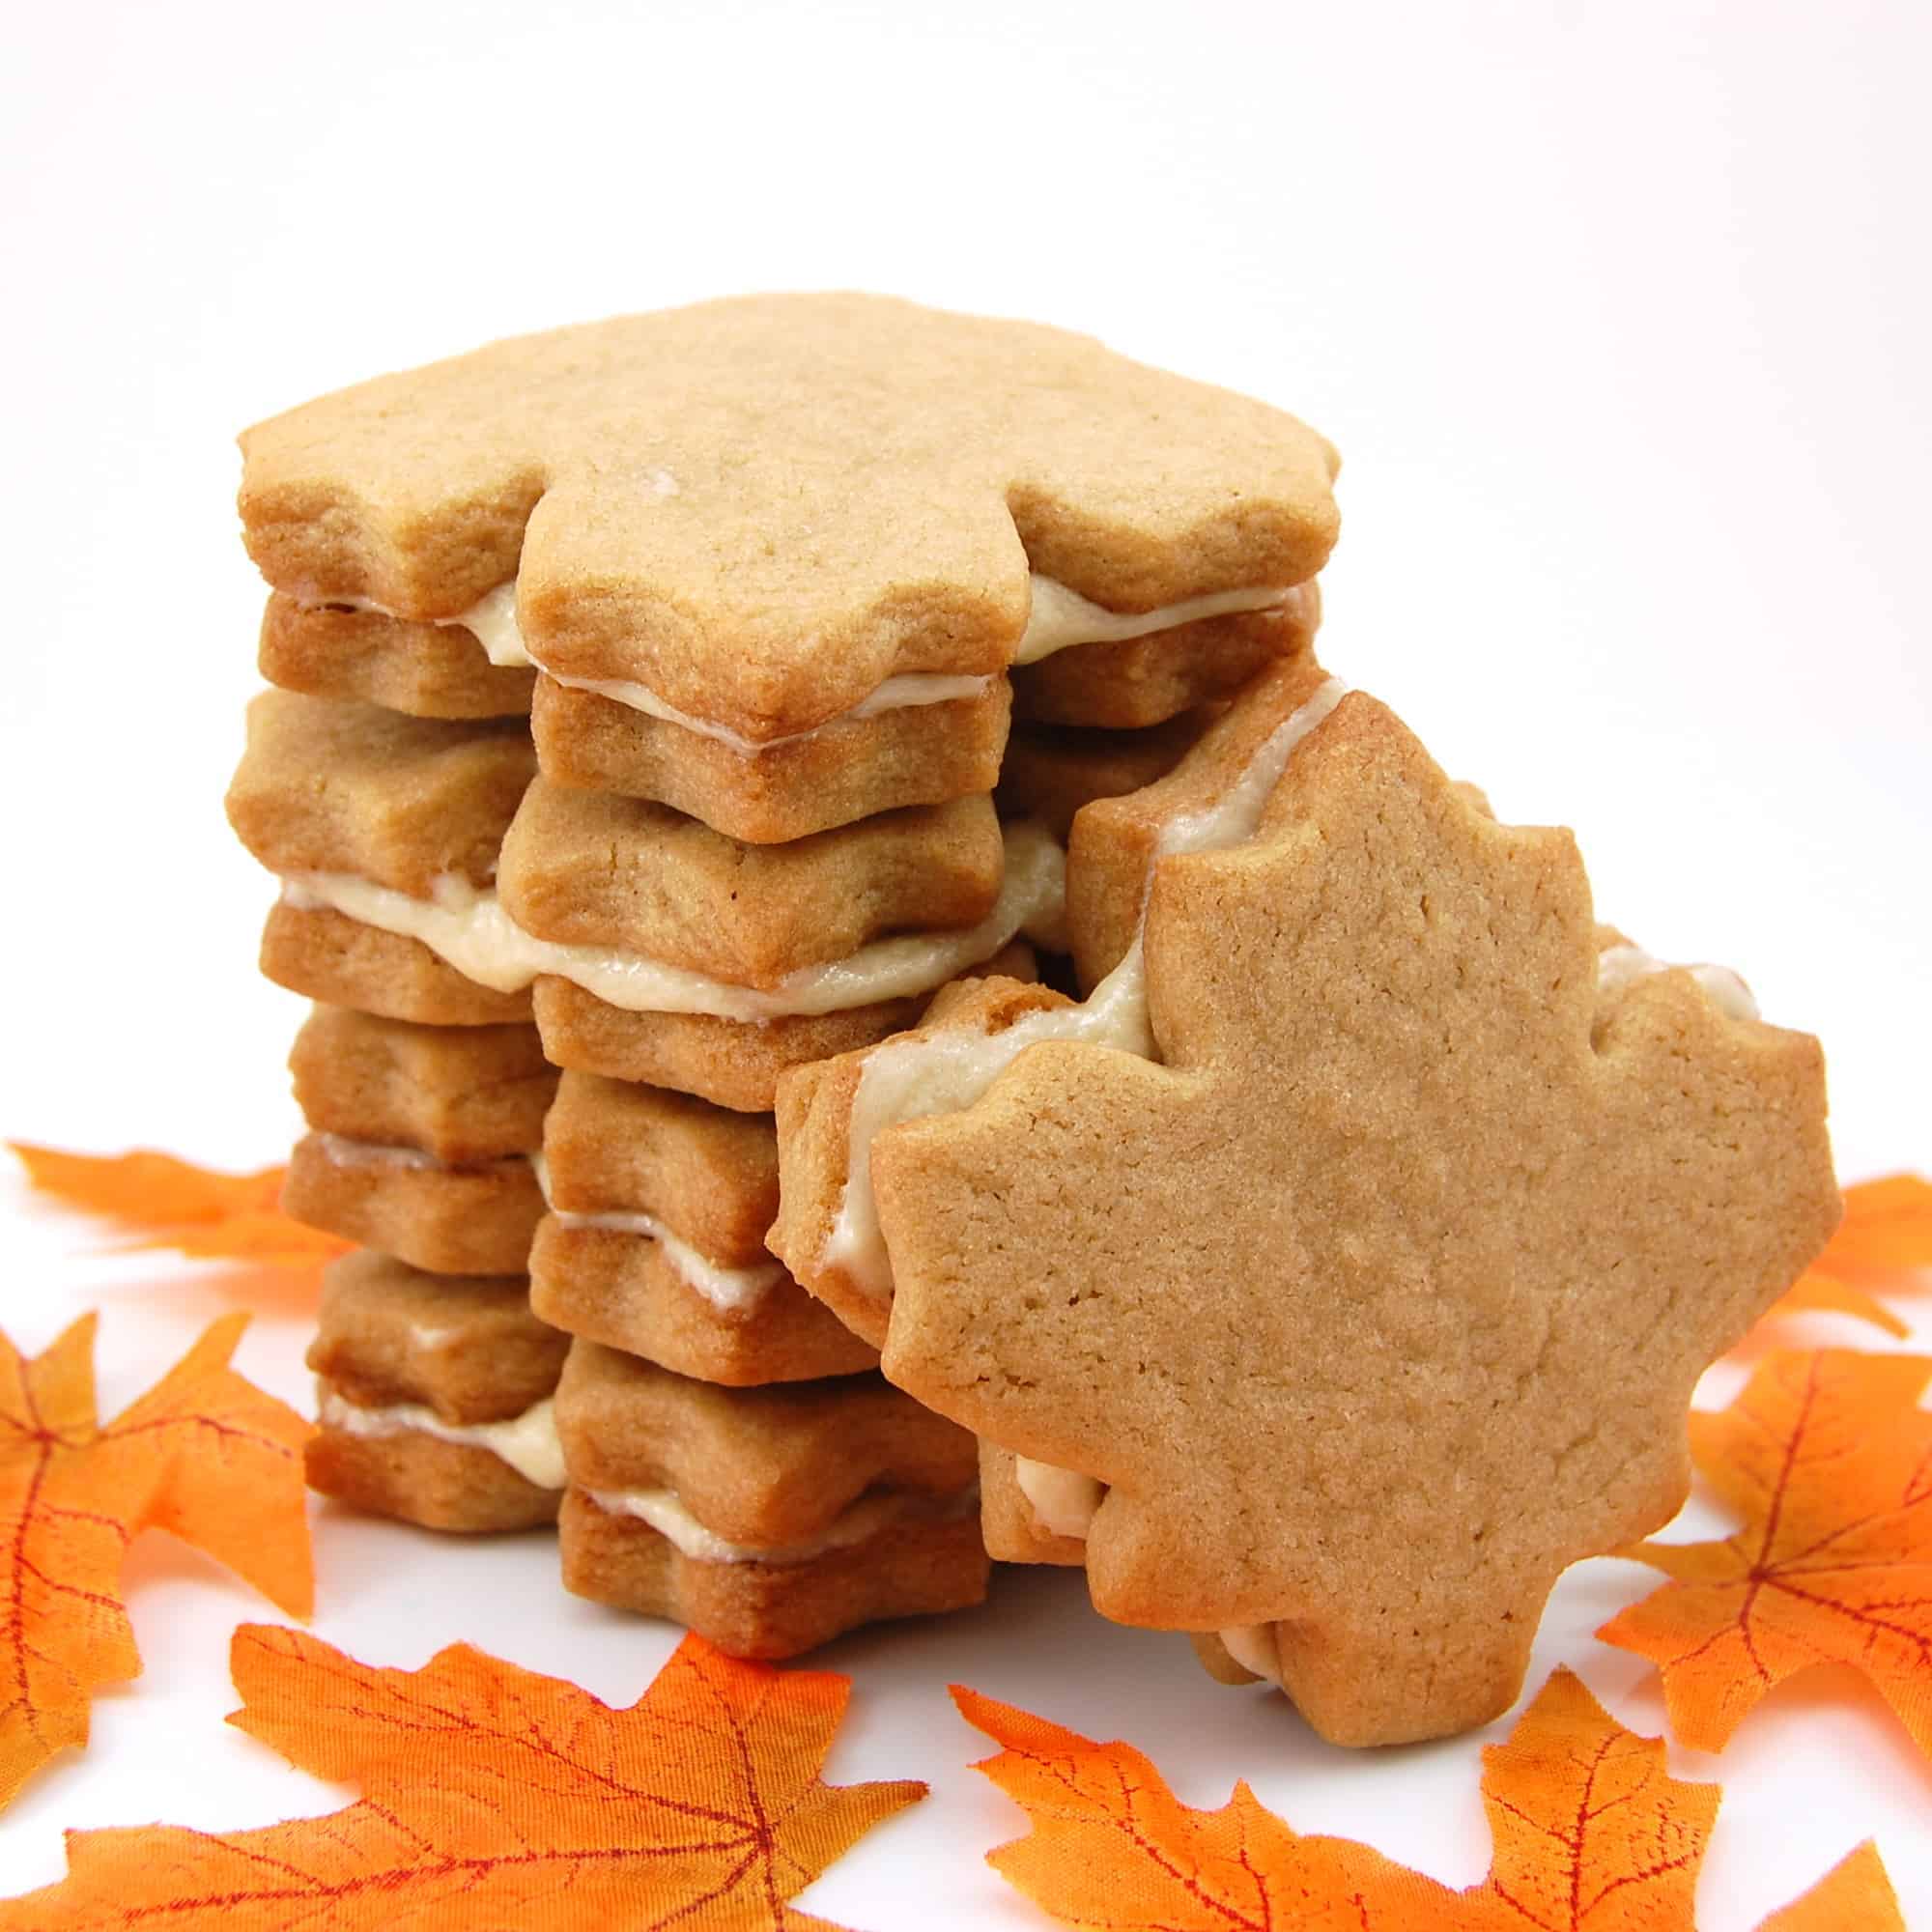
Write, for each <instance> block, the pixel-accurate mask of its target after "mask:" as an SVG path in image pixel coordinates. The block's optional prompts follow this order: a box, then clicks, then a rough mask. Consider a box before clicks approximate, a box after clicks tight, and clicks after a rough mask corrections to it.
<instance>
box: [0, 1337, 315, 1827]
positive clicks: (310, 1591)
mask: <svg viewBox="0 0 1932 1932" xmlns="http://www.w3.org/2000/svg"><path fill="white" fill-rule="evenodd" d="M247 1321H248V1318H247V1317H246V1316H245V1315H231V1316H227V1317H224V1318H223V1319H222V1320H221V1321H216V1322H215V1323H214V1324H213V1326H212V1327H211V1328H210V1329H209V1330H208V1332H207V1333H206V1334H204V1335H203V1336H202V1338H201V1340H200V1341H198V1342H197V1343H196V1344H195V1345H194V1347H193V1348H192V1349H190V1350H188V1352H187V1353H186V1354H185V1356H184V1357H183V1358H182V1359H181V1361H179V1362H178V1363H177V1364H176V1365H175V1366H174V1367H173V1368H172V1369H170V1370H169V1371H168V1373H167V1374H166V1375H165V1376H164V1377H163V1378H161V1380H160V1381H159V1382H157V1383H156V1385H155V1387H154V1388H152V1389H150V1390H149V1391H148V1393H147V1394H146V1395H144V1396H142V1397H141V1398H140V1400H139V1401H137V1402H136V1403H134V1404H133V1406H131V1407H129V1408H128V1410H127V1412H126V1413H125V1414H123V1415H122V1416H120V1417H119V1418H118V1419H117V1420H116V1421H114V1422H111V1423H109V1424H108V1425H107V1426H106V1427H105V1428H102V1427H101V1426H100V1424H99V1420H98V1419H97V1416H96V1411H95V1404H94V1327H95V1322H94V1317H93V1316H91V1315H90V1316H84V1317H83V1318H82V1319H81V1320H80V1321H76V1322H75V1323H74V1324H73V1326H72V1327H71V1328H70V1329H68V1331H67V1332H66V1333H65V1334H64V1335H62V1336H61V1338H60V1339H59V1340H58V1341H57V1342H56V1343H55V1344H54V1345H53V1347H52V1348H51V1349H49V1350H47V1351H46V1353H45V1354H44V1355H41V1356H37V1357H35V1358H34V1359H33V1360H28V1359H26V1358H24V1357H23V1356H21V1355H20V1354H19V1353H18V1351H17V1350H15V1349H14V1346H13V1344H12V1343H11V1342H9V1341H8V1340H7V1338H6V1337H5V1336H4V1335H0V1804H6V1803H7V1802H8V1801H9V1800H10V1799H12V1797H13V1796H14V1792H15V1791H17V1790H18V1789H19V1788H20V1785H21V1783H22V1782H23V1781H24V1780H25V1779H26V1778H27V1777H28V1776H30V1775H31V1774H32V1773H33V1772H34V1771H36V1770H37V1769H38V1768H39V1767H40V1766H41V1765H42V1764H43V1763H44V1762H45V1761H46V1760H47V1759H48V1758H49V1757H51V1756H52V1755H53V1754H54V1752H56V1751H58V1750H61V1749H63V1748H65V1747H67V1746H69V1745H82V1744H85V1743H86V1742H87V1700H88V1697H89V1695H90V1693H91V1692H93V1691H94V1690H97V1689H98V1688H99V1686H101V1685H103V1684H115V1683H119V1682H121V1681H123V1680H124V1679H126V1678H129V1677H133V1676H136V1675H137V1674H138V1673H139V1671H140V1668H141V1659H140V1654H139V1652H138V1651H137V1650H136V1649H135V1647H134V1638H133V1633H132V1631H131V1630H130V1628H129V1626H128V1612H127V1609H126V1607H125V1606H124V1605H123V1604H122V1602H121V1597H120V1577H121V1559H122V1556H123V1554H124V1553H125V1552H126V1550H127V1548H128V1544H129V1543H131V1542H132V1541H133V1539H134V1538H135V1537H136V1536H138V1535H139V1534H140V1532H141V1531H142V1530H144V1529H151V1528H152V1529H165V1530H168V1531H171V1532H172V1533H173V1534H174V1535H176V1536H178V1537H180V1538H181V1539H182V1540H183V1542H185V1543H191V1544H193V1545H194V1546H195V1547H196V1548H199V1549H205V1550H207V1551H208V1553H209V1554H210V1555H212V1556H214V1557H217V1558H219V1559H220V1561H221V1562H223V1563H225V1564H226V1565H227V1566H228V1567H229V1568H230V1569H231V1570H233V1571H235V1572H236V1573H237V1575H239V1576H241V1577H245V1578H246V1579H247V1581H248V1582H250V1583H252V1584H253V1585H254V1586H255V1587H256V1588H257V1589H258V1590H260V1591H261V1592H262V1594H263V1595H264V1596H266V1597H267V1598H269V1600H270V1602H271V1603H273V1604H275V1605H277V1606H278V1607H279V1608H281V1609H283V1610H286V1611H288V1612H289V1613H290V1614H291V1615H294V1616H306V1615H307V1614H308V1612H309V1609H310V1606H311V1605H312V1603H313V1601H314V1595H315V1584H314V1577H313V1574H312V1572H311V1570H310V1566H309V1543H308V1517H307V1512H306V1507H305V1503H304V1492H303V1485H302V1462H301V1445H302V1442H303V1441H304V1439H305V1438H306V1437H307V1436H308V1435H309V1425H308V1424H307V1423H306V1422H304V1421H303V1420H302V1419H301V1417H300V1416H298V1414H296V1412H295V1411H294V1409H292V1408H289V1407H287V1406H285V1405H284V1404H282V1403H279V1402H277V1401H276V1400H275V1399H274V1398H273V1397H272V1396H270V1395H266V1394H264V1393H263V1391H262V1390H260V1389H258V1388H257V1387H256V1386H255V1385H254V1383H252V1382H250V1381H247V1380H245V1379H244V1378H242V1377H241V1376H239V1375H237V1374H236V1373H235V1371H234V1370H233V1369H232V1368H230V1367H229V1365H228V1361H229V1357H230V1356H231V1355H232V1354H233V1353H234V1351H235V1344H236V1343H237V1341H238V1340H239V1339H240V1338H241V1331H242V1329H243V1328H244V1327H246V1326H247Z"/></svg>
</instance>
